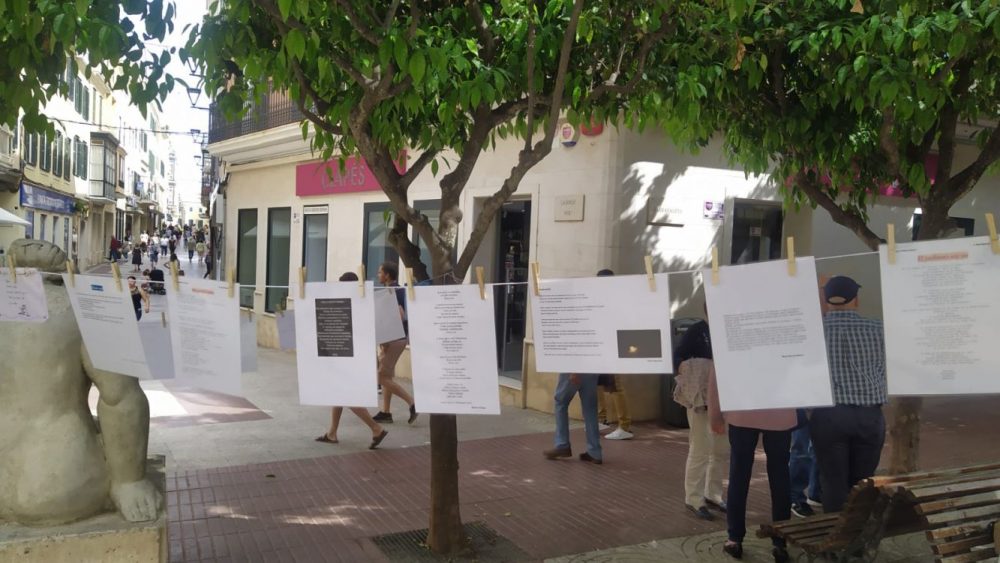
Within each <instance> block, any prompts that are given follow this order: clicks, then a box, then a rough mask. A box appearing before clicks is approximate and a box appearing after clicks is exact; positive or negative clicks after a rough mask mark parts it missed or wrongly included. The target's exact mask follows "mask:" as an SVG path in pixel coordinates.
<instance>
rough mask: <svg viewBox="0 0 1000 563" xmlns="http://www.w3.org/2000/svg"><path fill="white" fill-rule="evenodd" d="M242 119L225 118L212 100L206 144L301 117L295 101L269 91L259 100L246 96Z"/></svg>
mask: <svg viewBox="0 0 1000 563" xmlns="http://www.w3.org/2000/svg"><path fill="white" fill-rule="evenodd" d="M244 107H245V109H246V111H245V112H244V114H243V117H242V119H239V120H237V121H229V120H227V119H226V117H225V115H223V113H222V110H221V109H220V108H219V106H218V105H216V104H212V105H211V107H210V109H209V117H208V142H209V144H212V143H218V142H220V141H226V140H229V139H235V138H236V137H241V136H243V135H249V134H251V133H258V132H260V131H266V130H268V129H273V128H275V127H280V126H282V125H288V124H291V123H298V122H300V121H302V120H303V119H305V117H304V116H303V115H302V112H300V111H299V108H298V106H297V105H296V103H295V101H294V100H293V99H292V98H291V97H290V96H288V94H285V93H283V92H269V93H267V94H264V96H263V97H261V99H260V101H259V102H258V101H256V100H254V99H250V100H247V102H246V105H245V106H244Z"/></svg>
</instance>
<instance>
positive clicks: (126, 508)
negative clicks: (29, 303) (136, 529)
mask: <svg viewBox="0 0 1000 563" xmlns="http://www.w3.org/2000/svg"><path fill="white" fill-rule="evenodd" d="M8 252H9V253H11V254H12V255H13V256H14V259H15V260H16V261H17V265H18V266H19V267H27V268H37V269H38V270H39V271H42V272H54V273H55V272H65V271H66V254H65V253H64V252H63V251H62V250H60V249H59V248H58V247H57V246H55V245H53V244H51V243H48V242H44V241H35V240H18V241H14V242H13V243H12V244H11V245H10V246H9V248H8ZM44 286H45V297H46V299H47V300H48V307H49V318H48V321H46V322H44V323H37V324H36V323H12V322H5V323H0V358H2V361H0V522H2V521H10V522H16V523H19V524H24V525H29V526H46V525H57V524H64V523H68V522H72V521H76V520H81V519H84V518H88V517H90V516H94V515H96V514H99V513H102V512H105V511H108V510H112V509H117V510H118V512H119V513H120V514H121V516H122V517H123V518H125V519H126V520H128V521H131V522H141V521H148V520H154V519H156V518H157V516H158V514H159V511H160V507H161V506H162V497H161V495H160V493H159V492H158V491H157V490H156V488H155V487H154V486H153V484H152V483H151V482H150V481H149V480H148V479H147V478H146V448H147V442H148V439H149V403H148V402H147V400H146V396H145V394H144V393H143V391H142V389H141V388H140V387H139V381H138V380H137V379H135V378H132V377H128V376H124V375H120V374H115V373H108V372H105V371H102V370H98V369H95V368H94V367H93V365H92V364H91V362H90V358H89V356H88V355H87V351H86V349H85V348H84V347H83V341H82V338H81V336H80V330H79V328H78V326H77V323H76V319H75V318H74V316H73V309H72V307H71V305H70V301H69V296H68V295H67V293H66V288H64V287H63V284H62V281H61V280H60V279H59V278H58V277H57V276H45V282H44ZM92 383H93V384H94V385H96V386H97V389H98V391H99V392H100V402H99V403H98V407H97V412H98V419H99V421H100V430H98V425H97V424H95V422H94V419H93V417H92V416H91V413H90V409H89V407H88V405H87V396H88V394H89V390H90V385H91V384H92Z"/></svg>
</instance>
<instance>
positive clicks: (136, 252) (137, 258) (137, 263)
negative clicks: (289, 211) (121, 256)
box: [132, 246, 143, 272]
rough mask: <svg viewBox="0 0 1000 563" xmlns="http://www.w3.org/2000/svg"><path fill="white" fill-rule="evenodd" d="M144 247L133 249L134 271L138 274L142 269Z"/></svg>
mask: <svg viewBox="0 0 1000 563" xmlns="http://www.w3.org/2000/svg"><path fill="white" fill-rule="evenodd" d="M142 250H143V249H142V246H137V247H135V248H133V249H132V271H133V272H138V271H139V270H140V269H141V267H142Z"/></svg>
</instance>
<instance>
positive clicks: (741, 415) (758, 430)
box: [708, 365, 798, 563]
mask: <svg viewBox="0 0 1000 563" xmlns="http://www.w3.org/2000/svg"><path fill="white" fill-rule="evenodd" d="M708 415H709V420H710V421H711V425H712V432H715V433H716V434H720V435H721V434H725V433H726V427H727V425H728V427H729V490H728V491H727V493H726V501H727V505H728V506H727V510H726V527H727V528H728V533H729V539H728V540H726V543H725V544H724V545H723V546H722V550H723V551H725V552H726V553H728V554H729V555H730V556H732V557H733V558H735V559H741V558H742V557H743V537H744V536H746V533H747V526H746V518H747V495H748V494H749V492H750V477H751V475H752V472H753V458H754V451H755V450H756V449H757V441H758V439H759V438H760V437H761V436H762V437H763V442H764V455H765V456H766V457H767V483H768V486H769V487H770V489H771V519H772V520H773V521H774V522H780V521H783V520H788V519H790V518H791V517H792V511H791V500H790V499H791V486H790V484H789V474H788V457H789V448H790V446H791V443H792V429H793V428H794V427H795V426H796V424H797V422H798V420H797V417H796V415H795V409H769V410H756V411H730V412H722V410H721V408H720V407H719V386H718V384H717V383H716V380H715V367H714V365H713V366H712V367H711V370H710V372H709V379H708ZM771 541H772V542H773V544H774V549H773V550H772V551H771V554H772V555H773V556H774V560H775V562H776V563H785V562H787V561H788V560H789V557H788V550H787V549H786V547H785V540H783V539H779V538H773V539H772V540H771Z"/></svg>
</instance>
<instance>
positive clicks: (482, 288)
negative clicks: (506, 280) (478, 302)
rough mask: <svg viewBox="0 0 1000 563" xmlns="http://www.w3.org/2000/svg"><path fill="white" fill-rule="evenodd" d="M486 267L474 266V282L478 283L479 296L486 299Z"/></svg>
mask: <svg viewBox="0 0 1000 563" xmlns="http://www.w3.org/2000/svg"><path fill="white" fill-rule="evenodd" d="M485 276H486V268H483V267H482V266H476V283H478V284H479V298H480V299H482V300H483V301H485V300H486V278H485Z"/></svg>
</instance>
